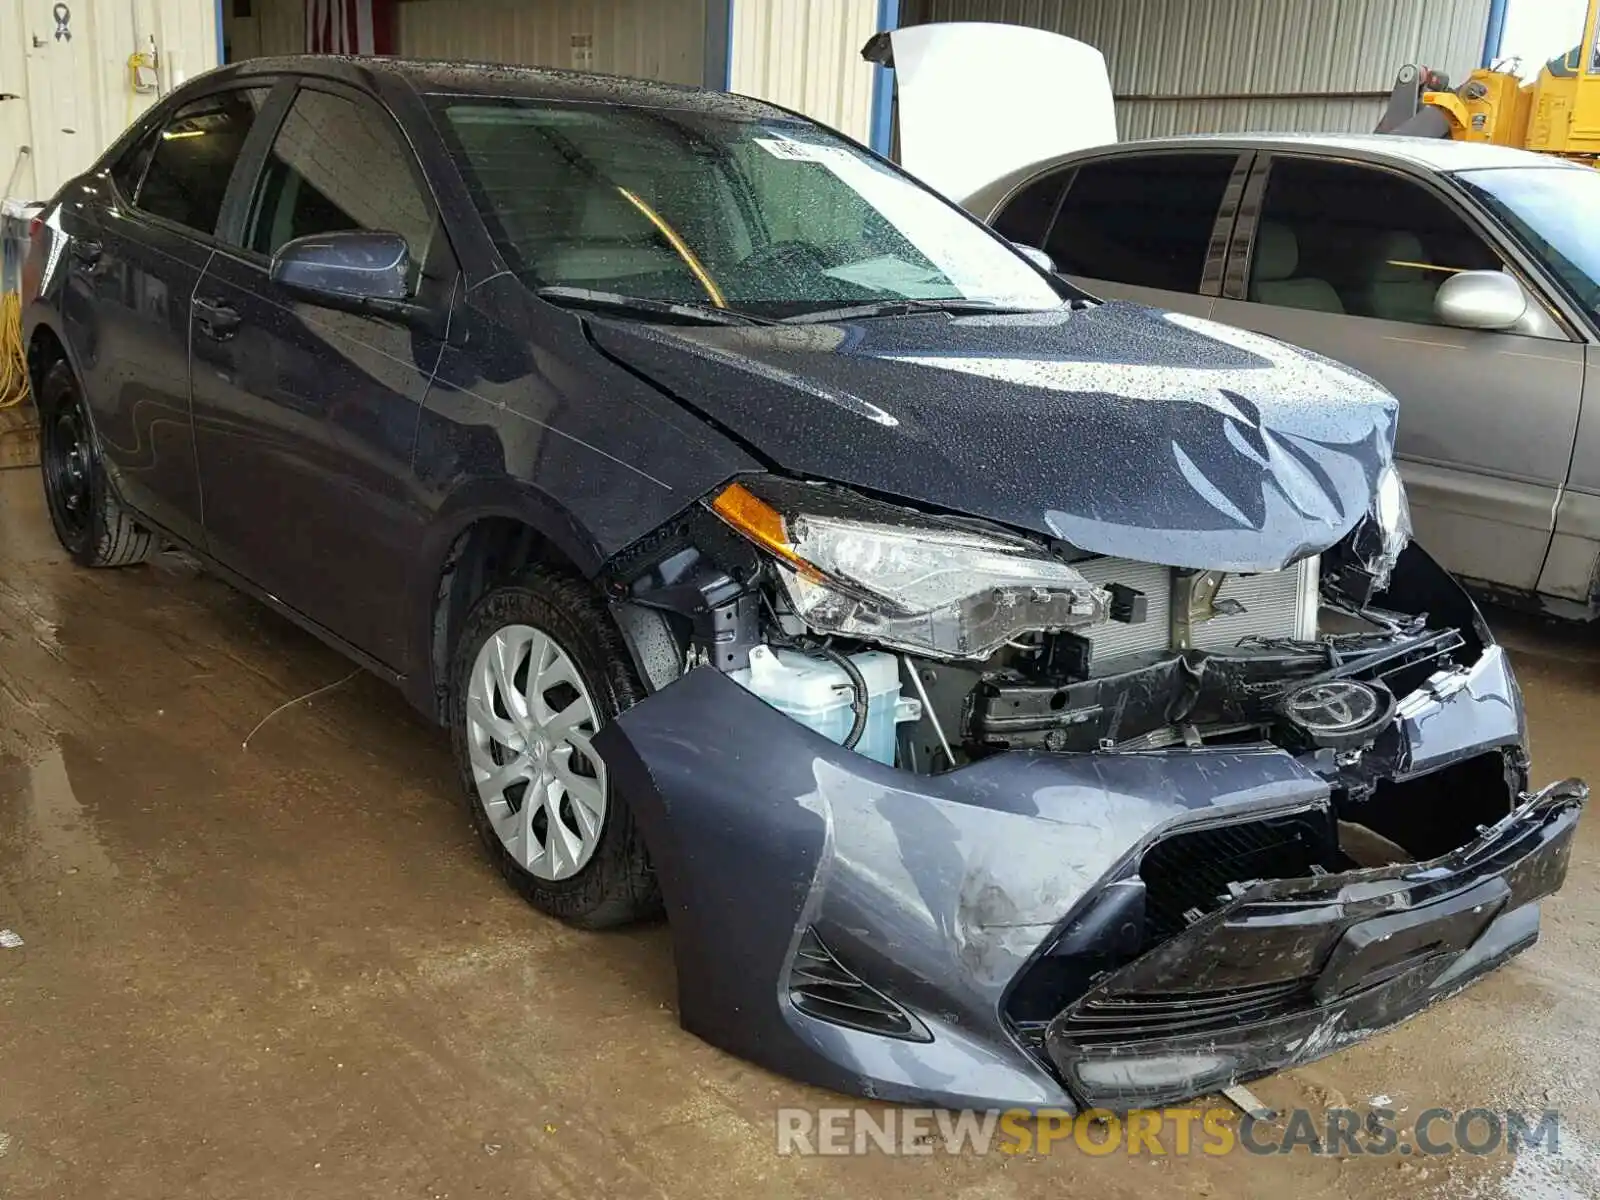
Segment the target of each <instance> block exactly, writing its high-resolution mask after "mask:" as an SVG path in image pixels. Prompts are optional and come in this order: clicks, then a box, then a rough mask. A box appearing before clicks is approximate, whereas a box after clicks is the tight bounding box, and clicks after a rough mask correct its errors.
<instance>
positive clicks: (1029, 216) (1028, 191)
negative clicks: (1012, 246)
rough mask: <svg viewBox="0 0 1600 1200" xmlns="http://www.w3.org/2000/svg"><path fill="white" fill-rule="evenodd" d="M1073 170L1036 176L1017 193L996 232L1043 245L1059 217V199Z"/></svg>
mask: <svg viewBox="0 0 1600 1200" xmlns="http://www.w3.org/2000/svg"><path fill="white" fill-rule="evenodd" d="M1071 174H1072V172H1071V170H1066V171H1052V172H1051V173H1050V174H1049V175H1046V176H1045V177H1044V178H1043V179H1036V180H1034V181H1033V182H1032V183H1030V184H1029V185H1028V186H1027V187H1025V188H1023V189H1022V190H1021V191H1020V192H1018V193H1017V194H1016V196H1014V197H1013V198H1012V200H1011V202H1010V203H1009V204H1007V205H1006V206H1005V207H1004V208H1002V209H1001V210H1000V212H999V213H998V214H997V215H996V216H995V219H994V231H995V232H996V233H998V234H999V235H1000V236H1001V237H1003V238H1005V239H1006V240H1007V241H1011V242H1021V243H1023V244H1024V245H1027V246H1043V245H1044V235H1045V233H1046V232H1047V231H1048V230H1049V228H1050V218H1051V217H1053V216H1055V212H1056V201H1057V200H1059V199H1061V189H1062V187H1063V186H1064V185H1065V184H1066V182H1067V178H1068V177H1069V176H1070V175H1071Z"/></svg>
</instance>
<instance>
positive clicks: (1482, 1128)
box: [775, 1105, 1561, 1157]
mask: <svg viewBox="0 0 1600 1200" xmlns="http://www.w3.org/2000/svg"><path fill="white" fill-rule="evenodd" d="M1560 1124H1561V1122H1560V1115H1559V1114H1558V1113H1557V1112H1555V1111H1554V1110H1552V1109H1545V1110H1543V1111H1541V1112H1514V1111H1504V1112H1501V1111H1496V1110H1494V1109H1488V1108H1468V1109H1459V1110H1458V1109H1449V1108H1428V1109H1423V1110H1421V1111H1420V1112H1418V1113H1417V1114H1416V1115H1415V1116H1410V1115H1409V1114H1408V1115H1407V1116H1406V1117H1405V1118H1404V1119H1402V1116H1401V1114H1400V1113H1399V1112H1397V1111H1396V1110H1394V1109H1391V1108H1372V1109H1366V1110H1363V1111H1357V1110H1356V1109H1353V1108H1329V1109H1324V1110H1321V1111H1313V1110H1311V1109H1305V1108H1297V1109H1291V1110H1289V1111H1288V1112H1285V1113H1281V1114H1278V1115H1277V1116H1275V1117H1273V1118H1272V1119H1271V1120H1262V1119H1258V1118H1256V1117H1253V1116H1250V1115H1249V1114H1243V1115H1241V1114H1240V1113H1239V1111H1238V1110H1237V1109H1235V1108H1232V1107H1229V1106H1220V1105H1219V1106H1214V1107H1203V1108H1202V1107H1193V1108H1163V1109H1135V1110H1133V1111H1131V1112H1128V1113H1123V1114H1120V1115H1119V1114H1114V1113H1110V1112H1105V1111H1103V1110H1098V1109H1091V1110H1089V1111H1086V1112H1082V1113H1078V1114H1076V1115H1074V1114H1072V1113H1068V1112H1064V1111H1059V1110H1056V1111H1052V1110H1049V1109H1045V1110H1041V1111H1039V1112H1030V1111H1028V1110H1027V1109H1008V1110H1006V1111H1004V1112H1001V1111H994V1110H991V1111H985V1112H977V1111H972V1110H967V1111H963V1112H952V1111H950V1110H948V1109H940V1108H889V1109H870V1108H865V1107H853V1108H852V1107H840V1108H816V1109H811V1108H781V1109H779V1110H778V1112H777V1120H776V1122H775V1132H776V1138H777V1143H776V1148H777V1152H778V1153H779V1154H782V1155H852V1154H893V1155H909V1154H976V1155H982V1154H1056V1153H1075V1154H1088V1155H1093V1156H1103V1155H1108V1154H1128V1155H1174V1156H1179V1157H1181V1156H1185V1155H1191V1154H1204V1155H1211V1156H1219V1155H1225V1154H1235V1153H1239V1152H1240V1151H1243V1152H1244V1153H1246V1154H1292V1153H1297V1152H1298V1153H1309V1154H1327V1155H1376V1156H1384V1155H1423V1156H1438V1155H1448V1154H1469V1155H1487V1154H1521V1153H1524V1152H1526V1151H1543V1152H1546V1153H1552V1154H1553V1153H1555V1152H1557V1151H1558V1150H1559V1149H1560V1140H1561V1130H1560Z"/></svg>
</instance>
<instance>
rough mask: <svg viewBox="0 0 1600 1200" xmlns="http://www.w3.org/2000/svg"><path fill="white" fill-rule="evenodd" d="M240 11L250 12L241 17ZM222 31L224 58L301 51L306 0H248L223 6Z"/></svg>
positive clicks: (230, 60)
mask: <svg viewBox="0 0 1600 1200" xmlns="http://www.w3.org/2000/svg"><path fill="white" fill-rule="evenodd" d="M240 11H246V12H248V13H249V14H250V15H249V16H247V17H242V16H240V15H239V13H240ZM222 34H223V39H224V41H225V42H226V45H227V51H228V61H229V62H238V61H239V60H240V59H244V58H264V57H270V56H272V55H277V54H303V53H304V52H305V48H306V0H250V3H249V4H248V5H246V6H243V8H242V9H241V6H238V5H235V4H233V3H231V0H230V2H229V3H228V4H226V5H224V7H223V16H222Z"/></svg>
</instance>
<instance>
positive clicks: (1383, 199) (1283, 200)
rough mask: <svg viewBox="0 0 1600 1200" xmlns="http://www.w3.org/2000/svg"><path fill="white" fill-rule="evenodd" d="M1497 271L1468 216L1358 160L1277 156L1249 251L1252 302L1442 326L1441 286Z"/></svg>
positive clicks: (1491, 252) (1495, 257) (1410, 183)
mask: <svg viewBox="0 0 1600 1200" xmlns="http://www.w3.org/2000/svg"><path fill="white" fill-rule="evenodd" d="M1500 266H1501V260H1500V256H1499V255H1498V254H1496V253H1495V251H1494V250H1493V249H1492V248H1491V247H1490V246H1489V244H1488V243H1487V242H1486V241H1485V240H1484V238H1483V237H1482V235H1481V234H1479V233H1478V231H1477V230H1476V229H1474V228H1473V227H1472V226H1471V225H1469V224H1468V222H1467V220H1466V219H1465V218H1464V217H1463V215H1462V214H1461V213H1460V212H1458V211H1457V210H1456V209H1455V208H1454V207H1453V206H1452V205H1450V204H1448V203H1446V202H1445V201H1444V200H1442V199H1441V198H1440V197H1439V196H1437V195H1436V194H1434V193H1433V192H1432V191H1430V190H1429V189H1428V188H1426V187H1425V186H1423V185H1422V184H1420V183H1417V182H1415V181H1413V180H1410V179H1407V178H1405V177H1404V176H1402V175H1397V174H1395V173H1393V172H1391V171H1384V170H1378V169H1376V168H1373V167H1364V166H1359V165H1356V164H1353V163H1344V162H1326V161H1323V160H1319V159H1314V158H1293V157H1278V158H1274V159H1273V161H1272V166H1271V173H1270V174H1269V175H1268V177H1267V190H1266V196H1265V198H1264V200H1263V202H1262V211H1261V219H1260V221H1259V222H1258V223H1257V226H1256V233H1255V239H1254V242H1253V244H1252V247H1251V252H1250V284H1249V298H1250V299H1251V300H1254V301H1257V302H1258V303H1262V304H1275V305H1278V306H1280V307H1284V308H1304V309H1311V310H1314V311H1318V312H1330V313H1344V314H1348V315H1350V316H1357V317H1377V318H1380V319H1382V320H1387V321H1405V322H1409V323H1411V324H1415V325H1435V324H1438V323H1439V322H1438V320H1437V319H1436V317H1435V316H1434V312H1433V300H1434V294H1435V293H1436V292H1437V291H1438V290H1439V285H1440V284H1441V283H1443V282H1444V281H1445V280H1446V279H1448V278H1450V276H1451V275H1454V274H1456V273H1457V272H1459V271H1483V270H1499V269H1500Z"/></svg>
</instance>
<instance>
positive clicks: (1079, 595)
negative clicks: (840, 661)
mask: <svg viewBox="0 0 1600 1200" xmlns="http://www.w3.org/2000/svg"><path fill="white" fill-rule="evenodd" d="M808 493H814V494H813V495H808ZM711 508H712V511H714V512H715V513H717V515H718V516H720V517H721V518H722V519H723V520H724V521H726V522H727V523H728V524H729V525H732V526H733V527H734V528H735V529H737V530H739V531H740V532H741V533H743V534H744V535H745V536H746V537H748V538H750V539H751V540H752V541H754V542H756V543H757V544H758V545H760V546H763V547H764V548H766V549H767V550H768V551H769V552H771V553H772V554H773V556H774V557H775V558H776V559H777V560H778V562H779V564H780V565H781V566H782V567H783V568H784V569H783V570H781V571H780V572H779V575H780V577H781V578H782V580H783V584H784V588H785V589H786V591H787V593H788V596H789V600H790V603H791V604H792V605H793V606H794V611H795V614H796V615H797V616H798V617H799V618H800V619H801V620H802V621H803V622H805V624H806V625H807V626H808V627H809V628H810V629H812V630H814V631H816V632H818V633H836V634H842V635H845V636H848V637H857V638H863V639H866V640H868V641H873V642H878V643H881V644H883V645H886V646H891V647H897V648H899V649H904V650H909V651H912V652H914V653H917V654H923V655H928V656H931V657H934V658H986V657H988V656H989V655H990V654H992V653H993V652H994V651H995V650H996V649H998V648H999V647H1000V646H1002V645H1004V644H1005V643H1006V642H1007V641H1009V640H1011V639H1012V638H1014V637H1017V636H1018V635H1020V634H1023V633H1029V632H1033V631H1037V630H1062V629H1081V628H1084V627H1086V626H1089V625H1095V624H1098V623H1100V622H1102V621H1104V620H1106V619H1107V615H1108V611H1109V603H1110V599H1109V597H1108V595H1107V593H1106V592H1105V591H1104V590H1102V589H1100V588H1097V587H1094V586H1092V585H1091V584H1090V583H1089V582H1088V581H1087V580H1085V579H1084V577H1083V576H1082V575H1080V574H1079V573H1078V572H1077V571H1076V570H1074V569H1073V568H1072V567H1071V566H1069V565H1068V564H1066V563H1064V562H1061V561H1060V560H1058V559H1055V558H1052V557H1050V556H1049V555H1048V554H1046V553H1045V551H1044V550H1043V549H1042V548H1041V547H1040V546H1038V545H1037V544H1035V543H1033V542H1030V541H1028V540H1027V539H1025V538H1020V537H1010V536H1007V535H1005V534H1000V533H993V532H989V531H987V530H984V531H979V530H971V529H965V528H962V527H961V526H958V525H954V524H948V523H941V522H937V521H934V520H932V519H927V518H919V517H916V516H915V515H912V514H900V513H899V511H898V510H895V509H892V508H890V507H889V506H887V505H876V504H872V503H871V502H868V501H865V500H862V501H860V502H859V504H855V505H853V504H851V503H850V502H849V501H848V500H846V501H844V502H841V500H840V498H839V494H838V493H837V492H831V491H830V492H827V493H823V492H822V491H821V490H820V489H811V488H805V487H794V486H790V487H780V488H779V489H778V494H775V495H774V503H771V504H769V503H768V502H767V500H765V499H763V498H762V497H760V496H757V495H756V494H755V493H754V492H752V491H750V490H749V489H748V488H746V487H744V486H743V485H741V484H732V485H730V486H729V487H727V488H725V489H724V490H723V491H722V492H721V493H719V494H718V495H717V496H716V498H715V499H714V500H713V501H712V503H711ZM902 516H903V517H904V519H899V518H901V517H902Z"/></svg>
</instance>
